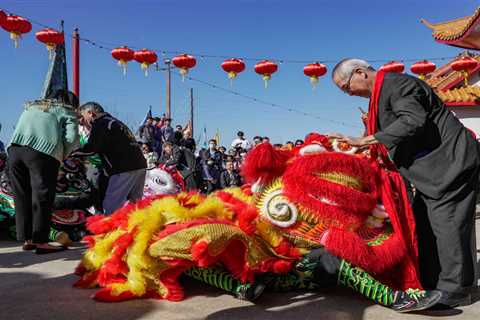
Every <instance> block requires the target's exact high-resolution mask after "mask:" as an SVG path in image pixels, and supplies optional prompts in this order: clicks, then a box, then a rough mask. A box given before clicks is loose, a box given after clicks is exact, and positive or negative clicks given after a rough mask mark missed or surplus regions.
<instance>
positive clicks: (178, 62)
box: [172, 53, 197, 80]
mask: <svg viewBox="0 0 480 320" xmlns="http://www.w3.org/2000/svg"><path fill="white" fill-rule="evenodd" d="M172 63H173V64H174V65H175V66H176V67H177V68H179V69H180V74H181V75H182V80H185V76H186V75H187V74H188V69H191V68H193V67H195V65H196V64H197V60H196V59H195V57H193V56H191V55H188V54H186V53H184V54H181V55H179V56H176V57H175V58H173V59H172Z"/></svg>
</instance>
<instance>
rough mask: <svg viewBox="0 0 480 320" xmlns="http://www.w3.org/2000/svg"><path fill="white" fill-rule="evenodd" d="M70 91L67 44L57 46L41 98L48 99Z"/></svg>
mask: <svg viewBox="0 0 480 320" xmlns="http://www.w3.org/2000/svg"><path fill="white" fill-rule="evenodd" d="M60 89H63V90H65V91H68V77H67V58H66V56H65V44H61V45H57V46H55V52H54V54H53V59H52V61H51V62H50V66H49V67H48V72H47V77H46V78H45V82H44V84H43V91H42V95H41V98H42V99H48V98H50V97H52V95H53V94H54V93H55V92H56V91H57V90H60Z"/></svg>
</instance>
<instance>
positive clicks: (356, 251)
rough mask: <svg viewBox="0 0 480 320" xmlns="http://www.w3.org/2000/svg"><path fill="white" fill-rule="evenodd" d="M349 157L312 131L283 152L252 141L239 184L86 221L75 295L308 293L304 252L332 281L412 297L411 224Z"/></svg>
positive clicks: (393, 193)
mask: <svg viewBox="0 0 480 320" xmlns="http://www.w3.org/2000/svg"><path fill="white" fill-rule="evenodd" d="M354 151H355V150H353V149H352V148H350V147H349V146H345V145H343V146H339V145H338V144H336V143H333V144H332V141H330V140H328V139H327V138H326V137H325V136H322V135H319V134H310V135H309V136H308V137H307V139H306V142H305V144H304V145H303V146H301V147H297V148H295V149H293V150H277V149H274V148H273V147H272V146H271V145H270V144H266V143H264V144H261V145H259V146H257V147H255V148H254V149H253V150H252V151H250V153H249V154H248V156H247V159H246V160H245V163H244V165H243V175H244V177H245V178H246V180H247V181H248V182H250V183H251V185H245V186H243V187H242V188H232V189H225V190H220V191H217V192H215V193H213V194H210V195H208V196H204V195H201V194H199V193H180V194H177V195H165V196H153V197H149V198H146V199H143V200H142V201H140V202H138V203H136V204H129V205H126V206H125V207H123V208H121V209H119V210H118V211H116V212H115V213H114V214H113V215H111V216H107V217H104V216H94V217H92V218H90V219H89V221H88V222H87V227H88V229H89V231H90V232H91V233H92V235H91V236H87V237H86V238H85V240H86V241H87V242H88V244H89V249H88V250H87V251H86V253H85V255H84V256H83V258H82V260H81V263H80V264H79V266H78V267H77V269H76V274H77V275H79V276H80V277H81V278H80V279H79V280H78V281H77V282H76V284H75V286H76V287H82V288H92V287H100V288H101V289H99V290H98V291H97V292H96V293H95V294H94V298H95V299H97V300H101V301H108V302H113V301H123V300H128V299H134V298H158V299H167V300H172V301H179V300H182V299H183V298H184V292H183V290H182V287H181V285H180V284H179V282H178V278H179V276H180V275H182V274H184V273H186V274H187V275H189V276H191V277H193V278H196V279H199V280H201V281H203V282H207V283H209V284H212V285H214V286H216V287H219V288H222V289H225V290H227V291H230V292H233V293H238V292H239V291H241V290H249V288H255V284H258V283H263V284H264V285H265V286H266V287H267V288H269V287H270V288H273V289H278V290H290V289H296V288H306V289H313V288H315V287H317V286H321V285H322V283H321V282H322V277H321V276H320V277H318V273H319V272H320V271H318V270H316V269H315V263H314V260H315V259H313V258H312V256H313V255H312V253H314V252H318V250H322V252H326V253H328V254H329V255H330V256H331V257H335V259H337V261H338V262H339V263H338V265H337V267H336V269H335V271H334V274H335V280H336V282H337V283H338V284H340V285H345V286H348V287H351V288H353V289H354V290H356V291H358V292H360V293H361V294H363V295H364V296H366V297H368V298H371V299H372V300H375V301H377V302H379V303H381V304H383V305H390V304H392V301H393V299H394V295H395V293H396V292H400V291H402V292H403V291H407V290H412V289H420V288H421V286H420V283H419V280H418V272H417V263H416V261H417V256H416V242H415V236H414V224H413V217H412V216H411V212H410V211H409V210H406V209H405V207H404V205H403V204H402V202H401V201H400V199H401V197H400V195H399V192H401V191H397V190H394V189H392V186H391V185H390V184H389V183H388V181H385V178H384V177H385V175H384V174H382V170H385V169H384V168H382V165H381V164H379V163H378V162H377V161H372V160H371V159H368V155H365V154H354ZM400 221H401V223H400ZM257 288H258V286H257ZM259 291H260V290H259Z"/></svg>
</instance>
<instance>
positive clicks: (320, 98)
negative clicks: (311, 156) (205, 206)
mask: <svg viewBox="0 0 480 320" xmlns="http://www.w3.org/2000/svg"><path fill="white" fill-rule="evenodd" d="M477 5H478V1H475V0H455V1H453V0H424V1H415V0H402V1H398V0H397V1H390V0H369V1H353V0H352V1H342V0H337V1H321V0H316V1H302V0H297V1H286V0H284V1H281V0H237V1H221V0H217V1H208V0H203V1H193V0H184V1H175V0H136V1H120V0H117V1H112V0H102V1H98V0H96V1H95V0H83V1H73V0H2V1H1V2H0V8H4V9H6V10H9V11H11V12H15V13H17V14H19V15H22V16H24V17H27V18H30V19H32V20H35V21H38V22H41V23H44V24H46V25H51V26H56V25H58V23H59V21H60V20H61V19H63V20H65V30H66V33H71V31H72V30H73V29H74V28H75V27H78V28H79V29H80V34H81V36H82V37H84V38H88V39H91V40H94V41H98V42H105V43H107V46H110V47H115V46H120V45H130V46H132V47H138V48H142V47H145V48H152V49H157V50H160V51H161V50H166V51H184V52H187V53H190V52H192V53H201V54H206V55H208V54H210V55H222V56H223V55H224V56H231V57H256V58H268V59H286V60H288V59H289V60H307V61H310V60H311V61H312V62H313V61H317V60H320V61H322V60H330V61H331V60H333V61H338V60H340V59H342V58H344V57H352V56H355V57H360V58H364V59H367V60H374V59H408V58H428V57H449V56H454V55H456V54H458V53H459V52H461V51H462V50H461V49H458V48H453V47H448V46H445V45H441V44H438V43H436V42H435V41H434V40H433V39H432V37H431V31H430V30H429V29H428V28H427V27H425V26H424V25H423V24H421V23H420V19H421V18H426V19H427V20H429V21H431V22H439V21H445V20H449V19H454V18H458V17H462V16H466V15H470V14H472V13H473V11H474V10H475V7H476V6H477ZM39 29H41V27H40V26H38V25H35V24H34V25H33V31H32V32H31V33H29V34H27V35H26V36H25V37H24V39H23V40H22V41H21V43H20V48H18V49H15V48H14V46H13V43H12V41H11V40H10V39H9V36H8V34H7V33H6V32H3V30H0V52H1V53H2V54H1V59H0V68H1V73H0V88H1V89H0V103H1V106H0V112H1V113H0V114H1V116H0V121H1V123H2V125H3V129H2V132H1V133H0V138H1V140H3V141H4V142H8V141H9V139H10V136H11V134H12V130H13V126H14V125H15V122H16V120H17V118H18V116H19V114H20V112H21V111H22V105H23V103H24V102H25V101H27V100H30V99H35V98H38V96H39V94H40V91H41V88H42V84H43V80H44V77H45V73H46V70H47V67H48V58H47V51H46V49H45V48H44V46H43V44H41V43H39V42H38V41H36V39H35V37H34V32H35V31H38V30H39ZM70 57H71V42H70V40H69V39H68V40H67V59H68V60H69V63H70V62H71V59H70ZM159 57H160V58H161V59H163V58H164V57H163V56H161V55H159ZM222 61H223V59H213V58H204V59H202V58H201V57H200V56H197V66H196V67H195V68H194V69H193V70H191V72H190V75H191V76H192V77H195V78H197V79H200V80H202V81H206V82H209V83H213V84H216V85H218V86H222V87H225V88H228V89H231V90H235V91H238V92H240V93H242V94H245V95H249V96H253V97H256V98H258V99H262V100H265V101H269V102H272V103H276V104H279V105H282V106H287V107H290V108H294V109H297V110H300V111H303V112H307V113H311V114H315V115H318V116H319V117H321V118H326V119H332V120H335V121H340V122H345V123H348V124H353V126H349V125H340V124H338V123H336V122H330V121H326V120H319V119H315V118H311V117H305V116H303V115H300V114H297V113H292V112H287V111H284V110H281V109H276V108H272V107H268V106H265V105H262V104H258V103H255V102H253V101H250V100H246V99H244V98H241V97H238V96H235V95H232V94H229V93H226V92H223V91H219V90H215V89H213V88H210V87H208V86H205V85H202V84H200V83H197V82H191V81H188V80H186V81H185V82H182V81H181V79H180V78H179V77H176V76H173V83H172V86H173V88H172V94H173V97H172V108H173V118H174V123H177V122H179V123H185V122H186V121H187V120H188V117H189V97H188V92H189V88H193V89H194V96H195V107H196V113H195V125H196V133H195V137H197V136H198V135H199V134H200V132H201V131H203V126H204V125H205V126H206V127H207V131H208V135H209V136H213V135H214V133H215V131H216V130H217V128H218V129H219V131H220V133H221V140H222V143H223V144H229V143H230V142H231V140H232V139H233V137H234V136H235V134H236V132H237V130H239V129H241V130H243V131H244V132H245V133H246V135H247V137H248V138H252V137H253V136H254V135H257V134H259V135H267V136H269V137H270V138H271V140H272V142H285V141H286V140H289V139H296V138H302V137H303V136H304V135H305V134H306V133H308V132H311V131H319V132H332V131H335V132H343V133H346V134H352V135H354V134H358V133H359V132H360V131H361V128H360V126H361V124H360V120H359V111H358V109H357V107H359V106H361V107H363V108H364V109H367V104H368V101H367V100H365V99H362V98H357V97H349V96H347V95H345V94H343V93H342V92H340V91H339V90H338V89H337V88H336V87H335V86H334V85H333V83H332V82H331V79H330V74H327V75H326V76H324V77H323V78H321V79H320V82H319V84H318V86H317V89H316V90H312V88H311V86H310V83H309V81H308V78H307V77H306V76H304V75H303V64H294V63H283V64H280V65H279V71H278V72H277V73H276V74H274V75H273V77H272V79H271V81H270V84H269V87H268V89H265V88H264V86H263V82H262V79H261V77H260V76H259V75H257V74H256V73H255V72H254V71H253V66H254V64H255V62H252V61H246V63H247V69H246V70H245V72H243V73H242V74H240V75H239V77H238V78H237V79H236V80H235V81H234V84H233V87H230V84H229V81H228V79H227V77H226V74H225V73H224V72H223V71H222V70H221V69H220V64H221V62H222ZM435 62H436V63H437V65H438V64H442V63H443V62H442V61H435ZM373 65H374V66H378V65H379V64H378V63H373ZM69 67H70V66H69ZM327 67H328V68H329V69H330V70H331V69H332V67H333V65H332V64H327ZM407 67H408V66H407ZM70 76H71V74H70ZM69 84H70V86H71V85H72V82H71V81H70V83H69ZM80 99H81V101H82V102H86V101H90V100H95V101H98V102H99V103H101V104H102V105H103V106H104V107H105V108H106V109H107V110H108V111H110V112H111V113H112V114H114V115H116V116H118V117H119V118H120V119H121V120H124V121H125V122H126V123H128V124H130V125H136V124H137V123H139V122H140V121H141V120H142V119H143V118H144V116H145V112H146V110H147V109H148V106H149V105H152V108H153V112H154V114H160V113H163V112H164V110H165V75H164V74H163V73H160V72H151V73H150V75H149V77H145V76H144V75H143V73H142V72H141V70H140V67H139V65H138V64H137V63H130V64H129V69H128V74H127V77H123V75H122V73H121V70H120V69H119V68H118V67H117V65H116V64H115V62H114V60H113V59H112V58H111V56H110V53H109V52H108V51H105V50H100V49H98V48H95V47H92V46H90V45H88V44H86V43H83V42H82V43H81V96H80Z"/></svg>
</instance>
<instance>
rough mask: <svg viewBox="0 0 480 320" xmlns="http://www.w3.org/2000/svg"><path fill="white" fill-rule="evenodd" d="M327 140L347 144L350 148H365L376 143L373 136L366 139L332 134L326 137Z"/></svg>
mask: <svg viewBox="0 0 480 320" xmlns="http://www.w3.org/2000/svg"><path fill="white" fill-rule="evenodd" d="M328 137H329V138H334V139H337V140H338V142H344V143H348V144H349V145H351V146H352V147H359V148H362V147H365V146H368V145H371V144H374V143H377V139H375V137H374V136H373V135H370V136H366V137H347V136H345V135H343V134H341V133H333V134H329V135H328Z"/></svg>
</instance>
